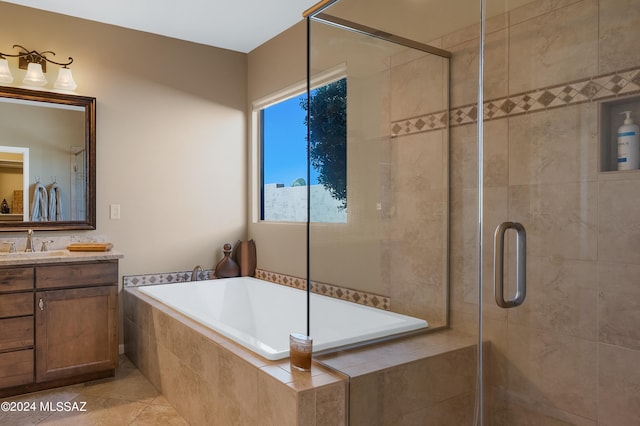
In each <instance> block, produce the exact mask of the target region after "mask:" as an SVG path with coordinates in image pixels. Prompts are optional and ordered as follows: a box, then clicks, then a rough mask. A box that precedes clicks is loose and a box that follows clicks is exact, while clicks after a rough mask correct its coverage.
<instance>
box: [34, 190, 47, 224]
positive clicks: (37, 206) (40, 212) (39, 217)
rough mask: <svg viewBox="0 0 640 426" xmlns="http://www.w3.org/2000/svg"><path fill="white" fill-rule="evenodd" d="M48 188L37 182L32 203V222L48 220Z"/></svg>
mask: <svg viewBox="0 0 640 426" xmlns="http://www.w3.org/2000/svg"><path fill="white" fill-rule="evenodd" d="M48 204H49V201H48V198H47V188H45V187H44V185H42V184H41V183H40V182H36V184H35V186H34V188H33V202H32V203H31V220H32V221H33V222H41V221H46V220H48V210H47V209H48Z"/></svg>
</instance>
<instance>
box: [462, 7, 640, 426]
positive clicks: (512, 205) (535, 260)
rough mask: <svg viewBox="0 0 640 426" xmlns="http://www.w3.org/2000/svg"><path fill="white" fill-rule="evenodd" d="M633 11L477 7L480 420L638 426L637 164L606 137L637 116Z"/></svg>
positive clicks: (638, 63)
mask: <svg viewBox="0 0 640 426" xmlns="http://www.w3.org/2000/svg"><path fill="white" fill-rule="evenodd" d="M639 6H640V3H638V2H637V1H627V2H624V1H608V0H599V1H571V2H546V1H539V0H536V1H532V2H529V1H524V2H523V1H506V2H505V1H504V0H499V1H496V0H487V2H486V13H487V19H486V21H485V25H484V29H485V31H484V43H483V48H484V52H483V59H484V67H483V68H484V69H483V74H484V75H483V78H482V86H483V87H482V94H483V106H482V111H483V122H482V123H481V128H482V140H481V141H480V146H481V148H482V150H481V151H480V152H479V155H478V161H479V162H480V164H481V166H482V176H479V179H478V180H479V185H482V187H479V189H481V191H479V194H481V197H482V217H481V223H482V230H483V237H482V252H481V253H482V256H481V257H482V259H483V261H482V275H481V276H482V290H483V292H482V295H483V303H482V308H483V311H482V316H481V322H482V334H483V337H484V339H485V341H486V342H488V343H487V344H486V345H485V350H484V365H483V367H484V379H485V380H484V387H483V399H484V407H483V408H484V410H483V411H484V416H483V419H484V423H485V424H491V425H518V424H596V423H598V424H637V423H638V421H640V409H639V408H638V407H640V397H639V396H638V389H639V388H640V373H638V369H637V362H638V361H639V360H640V334H639V333H638V331H637V324H638V320H640V314H638V309H637V307H638V304H639V303H640V293H639V292H638V291H637V282H638V279H637V277H638V272H640V255H639V254H638V253H639V252H638V250H637V248H638V238H639V237H640V232H639V229H640V172H639V171H638V170H629V171H618V163H617V146H616V145H617V144H616V139H617V135H616V129H617V128H618V127H619V126H621V125H622V124H623V118H624V117H623V116H621V115H620V113H621V112H622V111H625V110H630V111H632V113H631V114H632V115H635V118H636V120H638V121H640V96H639V95H640V84H639V83H640V80H639V77H640V53H638V52H639V51H638V49H637V40H638V37H640V30H638V28H640V14H639V13H637V10H639ZM632 11H633V12H632ZM453 53H454V58H455V53H456V52H455V51H454V52H453ZM453 69H455V61H454V64H453ZM454 83H455V78H454ZM514 224H517V225H514ZM525 233H526V237H525ZM525 241H526V244H525V243H524V242H525ZM501 249H503V250H501ZM525 281H526V297H524V296H525V290H524V286H525ZM501 283H503V284H504V286H503V288H502V291H500V290H501V289H500V284H501ZM495 290H497V291H495ZM503 297H504V299H519V300H518V301H519V302H522V303H521V304H518V303H513V304H511V303H499V302H501V301H502V298H503ZM520 299H522V300H520ZM497 302H498V303H497ZM500 305H502V306H500Z"/></svg>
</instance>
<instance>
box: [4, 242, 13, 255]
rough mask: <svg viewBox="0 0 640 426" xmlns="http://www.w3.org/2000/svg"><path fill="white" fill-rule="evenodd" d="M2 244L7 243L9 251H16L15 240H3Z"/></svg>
mask: <svg viewBox="0 0 640 426" xmlns="http://www.w3.org/2000/svg"><path fill="white" fill-rule="evenodd" d="M2 244H9V253H15V252H16V242H15V241H3V242H2Z"/></svg>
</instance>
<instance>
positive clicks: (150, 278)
mask: <svg viewBox="0 0 640 426" xmlns="http://www.w3.org/2000/svg"><path fill="white" fill-rule="evenodd" d="M214 272H215V271H214V270H213V269H206V270H204V271H201V272H199V273H198V280H211V279H216V277H215V275H214ZM255 277H256V278H258V279H261V280H265V281H269V282H272V283H274V284H280V285H284V286H287V287H293V288H296V289H298V290H306V289H307V280H306V279H304V278H299V277H294V276H291V275H285V274H278V273H276V272H270V271H265V270H263V269H256V275H255ZM188 281H191V271H181V272H166V273H158V274H142V275H125V276H123V277H122V285H123V286H124V287H141V286H145V285H158V284H171V283H180V282H188ZM311 292H312V293H317V294H322V295H323V296H329V297H333V298H335V299H341V300H346V301H348V302H353V303H359V304H360V305H366V306H371V307H373V308H378V309H384V310H389V309H390V307H391V299H390V298H389V297H387V296H381V295H379V294H374V293H365V292H363V291H356V290H352V289H349V288H344V287H338V286H335V285H331V284H327V283H321V282H318V281H311Z"/></svg>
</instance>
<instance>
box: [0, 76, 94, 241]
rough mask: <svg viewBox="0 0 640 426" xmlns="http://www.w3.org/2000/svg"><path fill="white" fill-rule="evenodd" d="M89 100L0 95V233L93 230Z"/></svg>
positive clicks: (12, 90)
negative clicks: (35, 229)
mask: <svg viewBox="0 0 640 426" xmlns="http://www.w3.org/2000/svg"><path fill="white" fill-rule="evenodd" d="M94 108H95V99H93V98H86V97H81V96H72V95H63V94H55V93H49V92H34V91H28V90H21V89H17V88H2V90H0V129H1V131H0V203H1V204H0V207H1V208H0V230H4V231H6V230H15V229H17V227H20V228H19V229H24V228H25V227H34V228H45V229H51V230H55V229H95V206H94V203H95V196H94V194H93V188H94V186H95V183H94V179H93V178H92V177H93V175H94V174H95V171H93V169H92V167H91V166H92V163H94V162H95V155H94V154H93V152H94V148H93V146H94V144H95V130H94V129H95V126H94V122H95V117H94V114H93V113H94Z"/></svg>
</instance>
